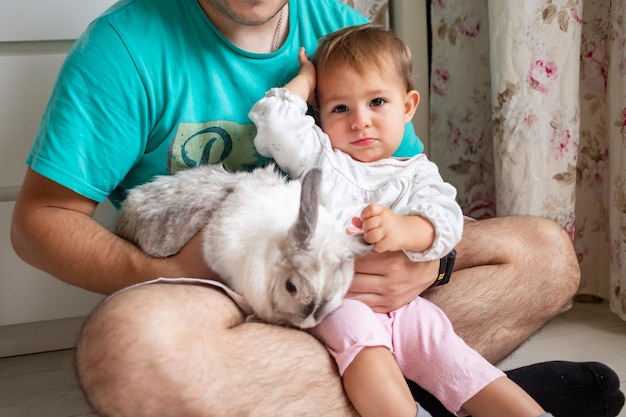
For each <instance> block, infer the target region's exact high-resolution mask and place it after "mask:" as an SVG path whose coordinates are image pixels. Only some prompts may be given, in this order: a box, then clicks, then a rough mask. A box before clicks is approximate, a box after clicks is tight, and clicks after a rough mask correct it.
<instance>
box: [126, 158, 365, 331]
mask: <svg viewBox="0 0 626 417" xmlns="http://www.w3.org/2000/svg"><path fill="white" fill-rule="evenodd" d="M319 181H320V172H319V170H312V171H311V172H310V173H308V174H307V175H306V176H305V178H304V179H303V181H302V183H301V182H300V181H290V182H286V181H285V180H284V178H283V176H281V175H280V174H278V173H277V172H276V169H275V167H274V166H273V165H270V166H268V167H265V168H258V169H256V170H254V171H252V172H249V173H243V172H239V173H229V172H226V171H225V170H224V169H223V168H222V167H221V165H208V166H201V167H197V168H192V169H188V170H185V171H181V172H179V173H177V174H176V175H172V176H160V177H157V178H156V179H155V180H154V181H152V182H150V183H147V184H144V185H141V186H139V187H136V188H134V189H132V190H130V192H129V195H128V197H127V199H126V200H125V202H124V203H123V205H122V208H121V210H120V215H119V218H118V223H117V226H116V233H117V234H118V235H120V236H122V237H124V238H125V239H128V240H130V241H132V242H135V243H137V244H138V245H139V246H140V247H141V248H142V249H143V250H144V251H145V252H146V253H147V254H148V255H150V256H155V257H167V256H170V255H174V254H176V253H177V252H178V251H180V249H181V248H182V247H183V246H184V245H185V243H186V242H187V241H188V240H189V239H190V238H191V237H192V236H194V235H195V234H196V233H197V232H199V231H200V229H202V228H204V244H203V255H204V259H205V261H206V263H207V265H208V266H209V267H210V268H211V269H212V270H213V271H215V272H216V273H217V274H218V275H219V276H220V277H222V279H223V280H224V282H225V283H226V284H227V285H228V286H229V287H231V288H232V289H233V290H235V291H236V292H238V293H239V294H241V295H242V296H243V297H244V298H245V299H246V301H247V302H248V303H249V304H250V306H251V307H252V309H253V310H254V312H255V313H256V315H257V316H258V317H259V318H261V319H263V320H265V321H268V322H272V323H277V324H291V325H294V326H297V327H300V328H309V327H313V326H314V325H316V324H317V323H318V322H319V321H320V320H321V319H322V318H323V317H325V316H326V315H327V314H329V313H330V312H332V311H333V310H334V309H336V308H337V307H339V305H341V300H342V298H343V296H344V295H345V293H346V291H347V290H348V287H349V285H350V282H351V280H352V276H353V273H354V262H353V258H354V256H355V255H359V254H363V253H365V252H366V251H367V250H368V248H369V247H368V246H366V245H365V244H364V243H362V242H361V240H360V239H359V238H356V237H354V236H348V235H346V233H345V231H344V230H343V229H342V227H341V226H340V225H339V223H338V222H337V221H336V220H335V218H334V217H333V216H332V214H331V213H330V212H329V211H328V210H327V209H326V208H325V207H323V206H321V205H319V204H318V202H317V193H318V192H319Z"/></svg>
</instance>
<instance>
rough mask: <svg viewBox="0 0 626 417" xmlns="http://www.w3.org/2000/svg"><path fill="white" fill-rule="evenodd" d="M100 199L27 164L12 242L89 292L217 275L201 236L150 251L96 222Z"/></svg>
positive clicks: (18, 250)
mask: <svg viewBox="0 0 626 417" xmlns="http://www.w3.org/2000/svg"><path fill="white" fill-rule="evenodd" d="M96 206H97V203H96V202H95V201H93V200H90V199H88V198H85V197H83V196H81V195H79V194H77V193H75V192H73V191H72V190H70V189H68V188H66V187H63V186H61V185H60V184H58V183H56V182H54V181H51V180H49V179H47V178H45V177H43V176H41V175H39V174H37V173H36V172H35V171H33V170H31V169H30V168H29V169H28V171H27V173H26V176H25V179H24V183H23V185H22V188H21V191H20V194H19V196H18V199H17V202H16V204H15V209H14V212H13V219H12V223H11V243H12V245H13V248H14V250H15V252H16V253H17V254H18V256H19V257H20V258H22V259H23V260H24V261H25V262H27V263H29V264H31V265H32V266H34V267H36V268H39V269H42V270H44V271H46V272H48V273H50V274H52V275H54V276H55V277H57V278H59V279H61V280H63V281H65V282H67V283H69V284H72V285H76V286H78V287H81V288H84V289H86V290H89V291H93V292H98V293H103V294H110V293H112V292H114V291H116V290H119V289H121V288H124V287H127V286H129V285H132V284H135V283H138V282H143V281H148V280H150V279H154V278H158V277H183V276H184V277H204V278H215V276H213V274H212V273H211V272H210V270H208V268H207V267H206V266H205V265H204V263H203V261H202V256H200V244H201V242H200V237H199V236H196V237H195V238H194V239H192V241H191V242H190V243H189V244H188V245H187V246H185V248H183V250H182V251H181V252H180V253H179V254H178V255H175V256H172V257H169V258H163V259H156V258H150V257H148V256H146V255H145V254H144V253H143V252H142V251H141V250H140V249H139V248H138V247H137V246H135V245H133V244H132V243H129V242H127V241H125V240H124V239H121V238H120V237H118V236H116V235H115V234H113V233H112V232H110V231H109V230H107V229H106V228H105V227H103V226H102V225H100V224H99V223H98V222H96V221H95V220H94V219H93V218H92V215H93V213H94V211H95V209H96Z"/></svg>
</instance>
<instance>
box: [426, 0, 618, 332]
mask: <svg viewBox="0 0 626 417" xmlns="http://www.w3.org/2000/svg"><path fill="white" fill-rule="evenodd" d="M431 21H432V33H433V58H432V62H431V65H432V71H431V102H430V105H431V128H430V137H431V143H430V157H431V159H433V160H434V161H435V162H437V163H438V165H439V166H440V169H441V171H442V174H443V176H444V178H446V180H448V181H450V182H451V183H452V184H454V185H455V186H456V187H457V188H458V190H459V201H460V203H461V205H462V206H463V207H464V209H465V211H466V214H468V215H470V216H473V217H477V218H486V217H491V216H496V215H498V216H502V215H514V214H515V215H537V216H543V217H548V218H551V219H553V220H555V221H557V222H559V223H560V224H561V225H562V226H563V227H564V228H565V229H566V230H567V231H568V233H569V234H570V236H571V238H572V241H573V242H574V246H575V248H576V252H577V254H578V259H579V262H580V265H581V271H582V285H581V288H580V290H579V293H580V294H588V295H592V296H596V297H601V298H604V299H608V300H609V301H610V305H611V310H612V311H614V312H615V313H616V314H618V315H620V317H622V318H623V319H625V320H626V268H625V263H626V152H625V151H624V149H625V147H626V84H625V77H626V48H625V45H626V1H625V0H524V1H515V2H513V1H504V0H496V1H487V0H475V1H472V2H460V1H445V0H432V1H431ZM547 279H549V278H547Z"/></svg>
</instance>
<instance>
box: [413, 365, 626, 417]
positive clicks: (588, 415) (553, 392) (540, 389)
mask: <svg viewBox="0 0 626 417" xmlns="http://www.w3.org/2000/svg"><path fill="white" fill-rule="evenodd" d="M506 374H507V376H508V377H509V378H510V379H511V380H513V381H514V382H516V383H517V384H518V385H519V386H521V387H522V388H523V389H524V390H525V391H526V392H528V393H529V394H530V396H531V397H533V398H534V399H535V400H536V401H537V402H538V403H539V405H541V406H542V407H543V408H544V410H546V411H547V412H550V413H552V414H553V415H554V416H555V417H561V416H563V417H615V416H617V415H618V414H619V412H620V410H621V409H622V407H623V405H624V394H623V393H622V392H621V391H620V390H619V377H618V376H617V374H616V373H615V372H614V371H613V370H612V369H611V368H609V367H608V366H606V365H604V364H601V363H598V362H581V363H579V362H565V361H553V362H542V363H537V364H534V365H529V366H524V367H522V368H517V369H513V370H511V371H506ZM442 377H444V376H443V375H442ZM408 383H409V388H410V389H411V393H412V394H413V397H414V398H415V401H417V402H418V403H419V404H420V405H421V406H423V407H424V408H425V409H426V410H428V411H429V412H430V413H431V414H432V415H433V417H453V414H451V413H450V412H449V411H448V410H446V409H445V407H444V406H443V405H441V403H440V402H439V401H438V400H437V399H436V398H435V397H434V396H432V395H431V394H430V393H428V392H426V391H424V390H423V389H421V388H420V387H419V386H417V384H415V383H414V382H412V381H408Z"/></svg>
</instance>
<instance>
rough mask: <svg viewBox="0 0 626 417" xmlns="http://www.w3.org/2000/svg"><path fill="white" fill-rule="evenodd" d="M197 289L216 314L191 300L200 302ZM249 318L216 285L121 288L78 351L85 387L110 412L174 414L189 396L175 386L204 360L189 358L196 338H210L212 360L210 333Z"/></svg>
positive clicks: (95, 403)
mask: <svg viewBox="0 0 626 417" xmlns="http://www.w3.org/2000/svg"><path fill="white" fill-rule="evenodd" d="M197 291H202V293H203V294H202V295H203V297H205V299H206V303H207V305H211V308H210V309H207V311H209V312H210V313H211V315H212V317H208V316H207V315H203V314H201V313H200V314H199V312H198V311H193V306H192V305H188V304H186V301H189V302H190V303H192V304H193V302H192V301H191V300H192V299H193V298H192V294H193V293H194V292H197ZM186 309H188V311H187V312H186V311H185V310H186ZM242 320H243V315H242V314H241V312H240V311H239V310H238V309H237V307H236V306H235V305H234V304H233V303H232V302H231V301H230V299H228V298H227V297H226V296H224V295H222V294H221V293H220V292H218V291H217V290H214V289H210V288H204V287H197V286H192V285H170V284H152V285H147V286H142V287H139V288H135V289H130V290H127V291H123V292H121V293H118V294H116V295H114V296H113V297H111V298H109V299H107V300H106V301H105V302H104V303H102V304H101V305H100V306H99V307H98V308H97V309H96V310H95V311H94V313H93V314H92V315H91V317H90V318H89V319H88V321H87V322H86V324H85V326H84V328H83V331H82V333H81V337H80V340H79V344H78V346H77V355H76V362H77V371H78V375H79V379H80V381H81V385H82V387H83V389H84V390H85V393H86V395H87V397H88V399H89V401H90V402H91V403H92V404H93V406H94V407H95V408H96V409H97V410H98V411H99V412H100V413H101V415H102V416H109V415H110V416H116V417H118V416H143V415H166V414H163V413H162V412H163V410H164V407H166V406H167V403H168V401H172V402H174V401H176V402H178V401H180V399H181V398H180V396H179V394H178V393H177V394H176V395H175V396H174V395H173V393H172V395H168V392H169V393H171V391H170V389H176V388H178V387H179V386H180V381H179V379H180V378H184V377H185V375H188V374H189V373H190V371H191V369H188V368H189V367H193V366H197V364H193V363H189V362H186V361H185V360H184V359H185V358H186V357H188V355H189V350H191V349H193V346H195V345H196V343H195V342H200V341H201V340H202V339H204V340H203V341H204V342H205V343H206V344H205V349H204V352H205V353H206V359H208V360H210V352H211V341H210V340H208V339H209V338H214V339H219V337H220V335H221V332H220V329H226V328H227V327H229V326H234V325H236V324H237V323H238V322H241V321H242ZM194 327H195V329H197V332H196V331H194ZM208 329H210V331H207V330H208ZM195 334H197V338H196V339H195V340H194V335H195ZM215 342H216V343H217V341H216V340H215ZM190 400H192V399H191V398H190Z"/></svg>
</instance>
